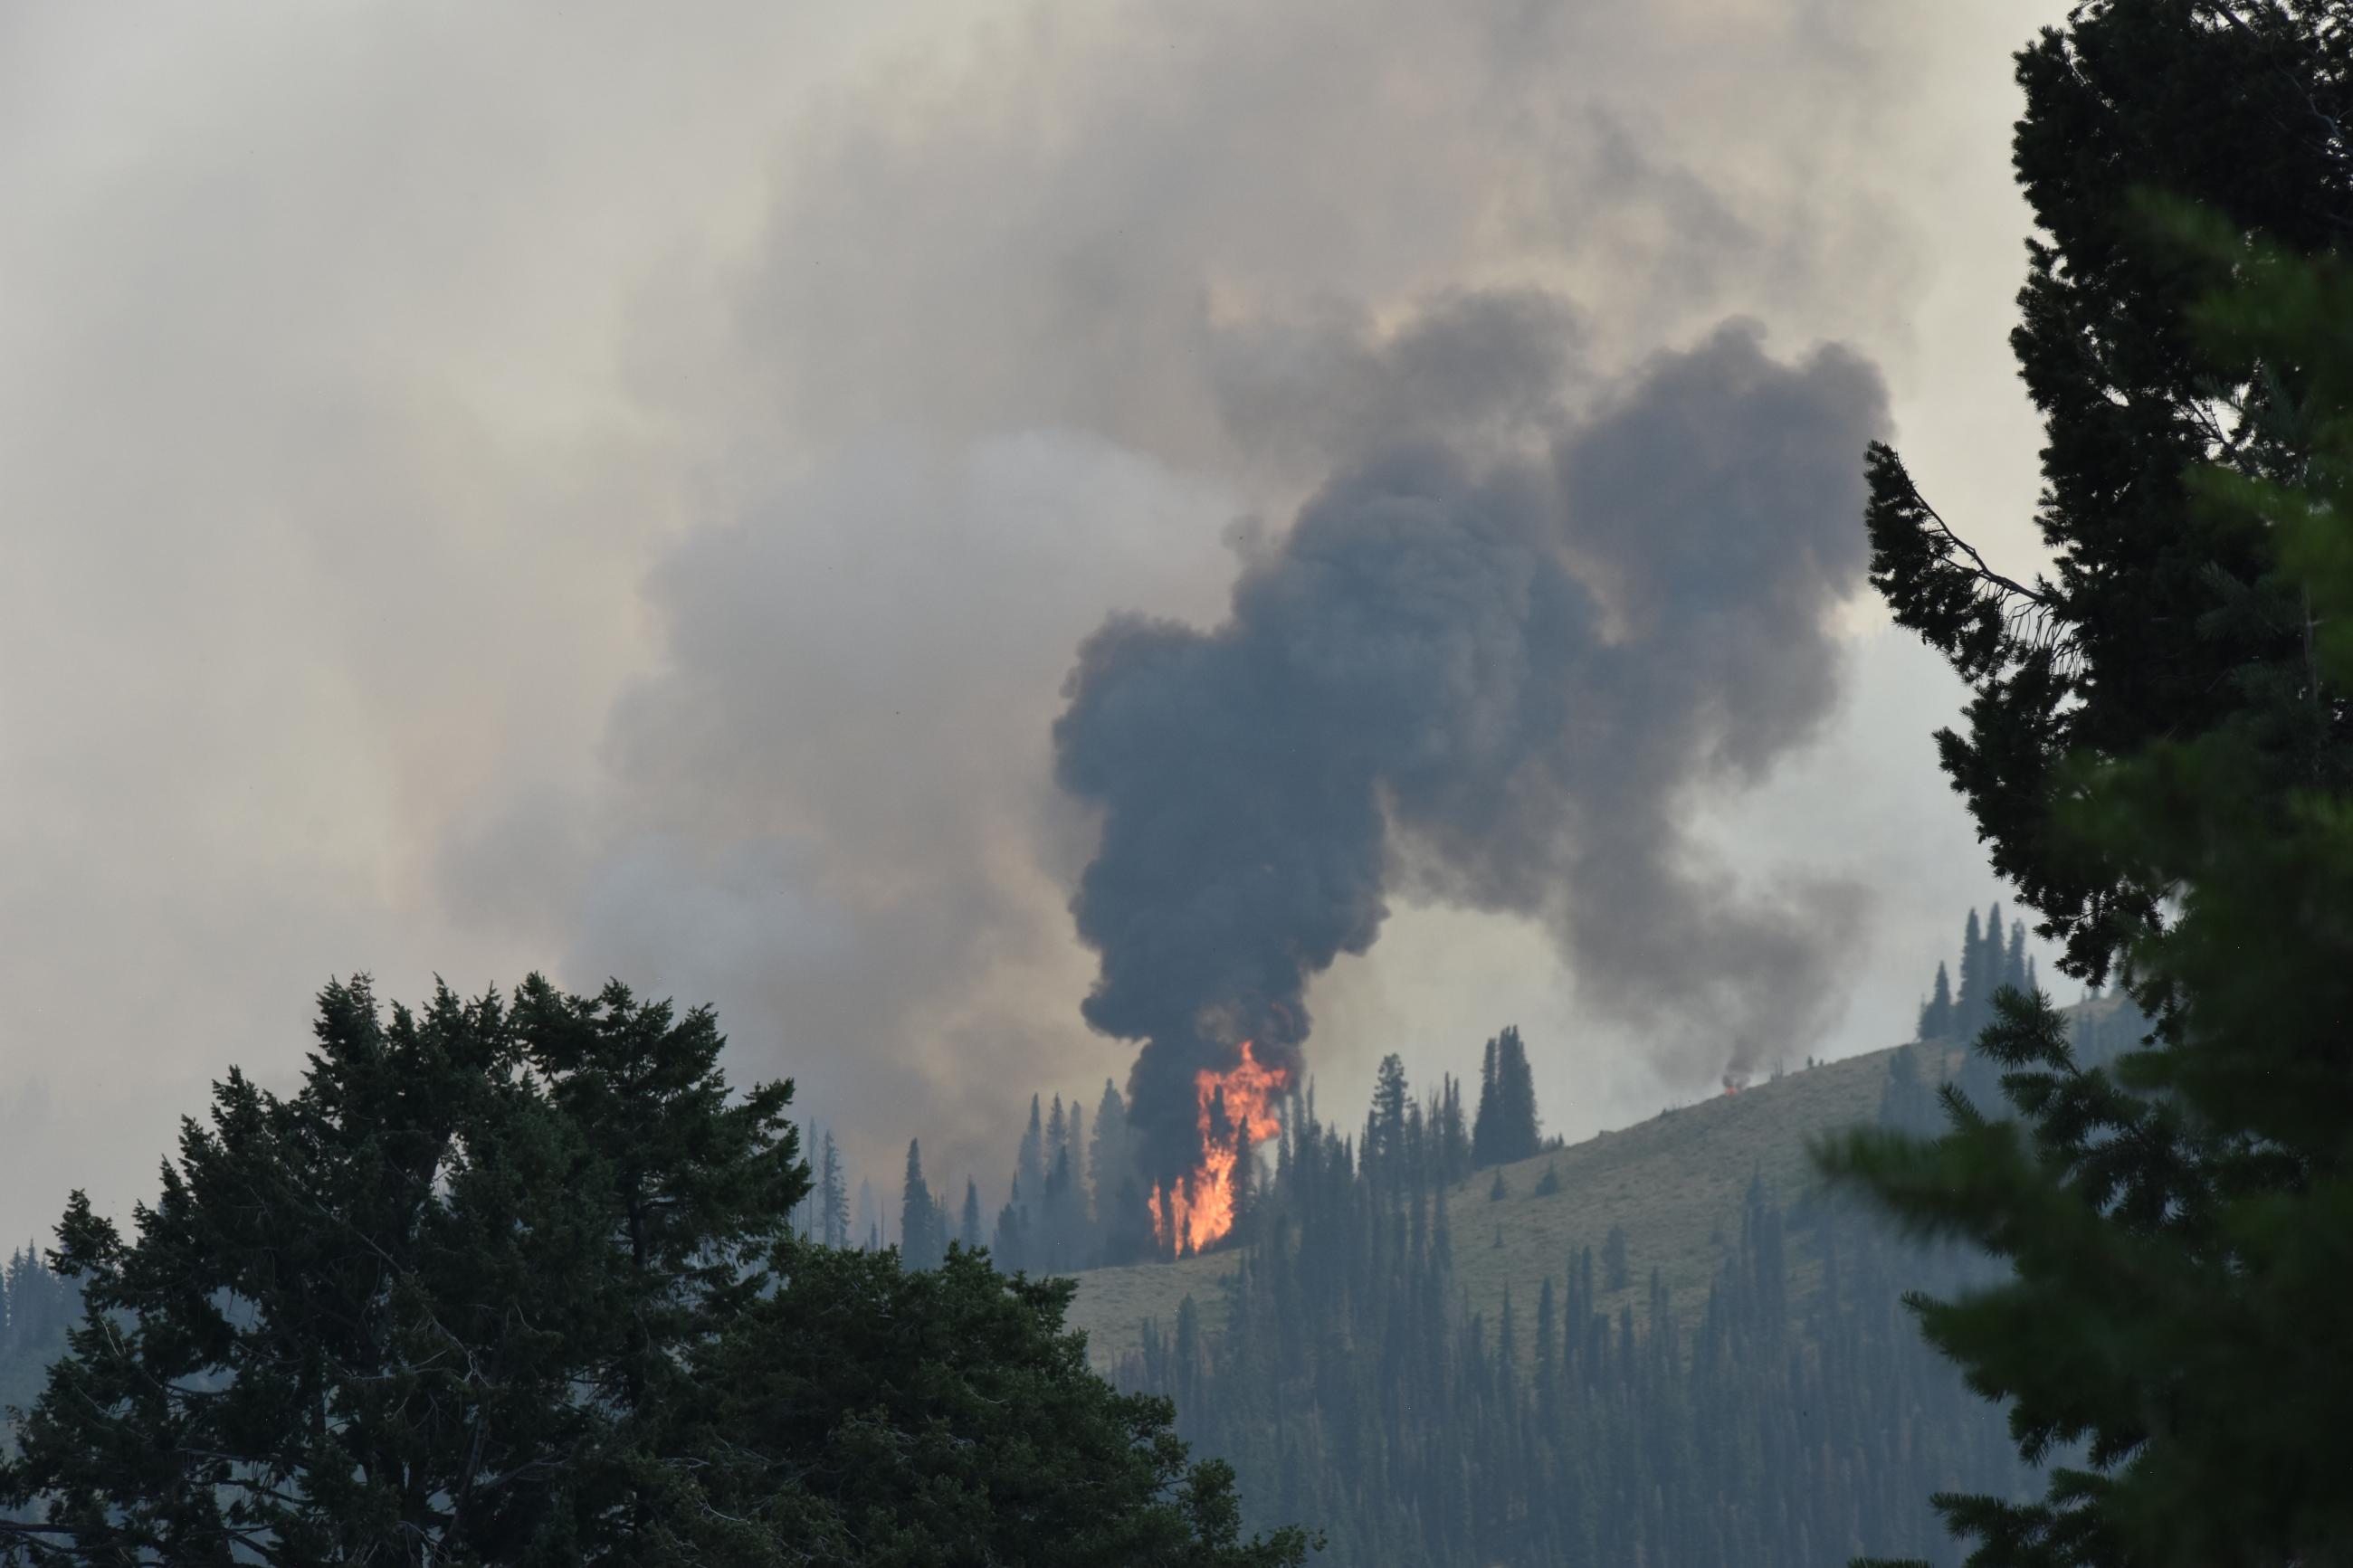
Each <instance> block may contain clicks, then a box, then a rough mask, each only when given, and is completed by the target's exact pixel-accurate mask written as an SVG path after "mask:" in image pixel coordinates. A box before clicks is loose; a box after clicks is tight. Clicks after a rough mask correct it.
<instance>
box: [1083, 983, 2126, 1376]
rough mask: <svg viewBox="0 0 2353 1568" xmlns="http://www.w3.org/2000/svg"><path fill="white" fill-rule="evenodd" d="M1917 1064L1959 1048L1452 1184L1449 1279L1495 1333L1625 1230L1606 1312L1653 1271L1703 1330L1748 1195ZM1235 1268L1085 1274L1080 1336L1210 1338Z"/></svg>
mask: <svg viewBox="0 0 2353 1568" xmlns="http://www.w3.org/2000/svg"><path fill="white" fill-rule="evenodd" d="M2121 1007H2122V1004H2121V1002H2120V1001H2119V1000H2118V999H2116V998H2115V997H2107V998H2103V999H2100V1000H2096V1001H2092V1002H2087V1003H2083V1004H2079V1005H2076V1006H2075V1007H2073V1008H2070V1009H2068V1011H2069V1013H2070V1014H2071V1015H2072V1016H2074V1017H2076V1018H2078V1019H2079V1020H2081V1021H2082V1022H2083V1023H2084V1025H2087V1026H2099V1025H2102V1024H2105V1023H2109V1022H2112V1021H2113V1020H2114V1019H2115V1018H2116V1017H2117V1016H2119V1013H2120V1009H2121ZM1907 1049H1909V1050H1915V1051H1922V1052H1925V1053H1927V1054H1926V1056H1925V1057H1924V1062H1923V1065H1924V1066H1925V1067H1926V1068H1927V1072H1928V1076H1929V1077H1930V1078H1931V1079H1936V1078H1940V1077H1943V1076H1945V1075H1946V1074H1947V1072H1949V1071H1950V1070H1952V1069H1954V1068H1957V1066H1958V1065H1959V1062H1960V1060H1961V1053H1960V1051H1959V1049H1958V1048H1957V1047H1951V1046H1949V1045H1941V1044H1940V1045H1936V1046H1931V1047H1921V1046H1919V1045H1918V1044H1917V1043H1916V1042H1915V1044H1914V1045H1912V1046H1908V1047H1890V1048H1888V1049H1884V1050H1878V1051H1871V1052H1867V1053H1865V1054H1863V1055H1862V1056H1856V1057H1849V1058H1844V1059H1842V1060H1840V1061H1835V1062H1825V1063H1822V1064H1820V1065H1819V1066H1813V1067H1807V1068H1799V1069H1798V1070H1794V1071H1789V1072H1786V1073H1782V1074H1779V1075H1777V1076H1774V1077H1771V1078H1766V1079H1757V1081H1756V1082H1755V1083H1753V1084H1752V1085H1750V1086H1749V1087H1748V1088H1747V1089H1744V1090H1742V1091H1741V1092H1739V1093H1737V1094H1722V1095H1716V1096H1713V1097H1710V1098H1708V1099H1705V1100H1700V1101H1698V1102H1697V1103H1695V1104H1691V1105H1684V1106H1678V1107H1673V1108H1671V1109H1669V1110H1663V1111H1662V1112H1660V1113H1659V1114H1658V1115H1656V1116H1654V1117H1651V1118H1650V1119H1649V1120H1647V1121H1639V1122H1636V1123H1634V1124H1633V1125H1631V1126H1629V1127H1622V1128H1619V1129H1616V1130H1614V1131H1607V1132H1603V1133H1600V1134H1599V1135H1598V1136H1596V1137H1593V1138H1589V1139H1588V1140H1586V1141H1585V1142H1581V1143H1574V1144H1570V1145H1568V1146H1567V1147H1566V1148H1563V1149H1560V1150H1558V1151H1556V1152H1545V1153H1541V1154H1537V1155H1535V1156H1534V1157H1532V1158H1529V1159H1525V1160H1521V1161H1518V1162H1515V1163H1512V1164H1508V1165H1504V1166H1502V1167H1499V1168H1498V1169H1496V1170H1487V1171H1479V1172H1475V1173H1472V1174H1471V1175H1470V1176H1467V1177H1465V1178H1464V1179H1463V1180H1461V1181H1460V1182H1457V1183H1454V1184H1451V1186H1449V1187H1448V1188H1447V1190H1446V1203H1447V1208H1448V1213H1449V1215H1450V1217H1451V1222H1452V1227H1453V1247H1454V1272H1455V1275H1456V1277H1457V1279H1459V1280H1460V1282H1461V1287H1462V1289H1463V1291H1464V1292H1465V1298H1466V1300H1467V1302H1468V1305H1469V1308H1470V1310H1472V1311H1477V1312H1482V1313H1484V1314H1485V1315H1486V1316H1487V1317H1488V1318H1489V1319H1490V1320H1491V1321H1492V1320H1493V1318H1494V1317H1495V1316H1496V1314H1497V1313H1498V1312H1499V1310H1500V1309H1501V1307H1502V1302H1503V1296H1504V1288H1505V1287H1506V1286H1509V1287H1510V1288H1511V1289H1512V1290H1513V1292H1514V1296H1515V1297H1516V1299H1517V1300H1519V1302H1520V1303H1521V1306H1522V1310H1525V1309H1526V1307H1527V1305H1528V1304H1529V1303H1532V1302H1534V1301H1535V1300H1536V1297H1537V1294H1538V1292H1539V1291H1540V1289H1542V1287H1543V1284H1544V1281H1545V1279H1546V1278H1547V1277H1550V1278H1553V1279H1558V1278H1559V1277H1560V1276H1561V1274H1562V1271H1563V1268H1564V1264H1565V1260H1566V1259H1567V1258H1568V1257H1569V1255H1570V1254H1571V1252H1572V1251H1573V1250H1575V1249H1576V1248H1578V1247H1594V1248H1596V1249H1599V1247H1601V1246H1602V1245H1603V1243H1604V1241H1605V1239H1606V1238H1607V1237H1608V1236H1609V1232H1610V1231H1611V1229H1613V1228H1622V1229H1623V1231H1624V1232H1625V1234H1626V1236H1627V1237H1628V1257H1627V1261H1628V1268H1629V1279H1628V1281H1627V1283H1626V1284H1625V1285H1624V1286H1622V1287H1621V1288H1620V1289H1615V1290H1610V1289H1604V1290H1603V1291H1602V1293H1601V1295H1600V1297H1599V1306H1600V1308H1601V1310H1604V1311H1605V1312H1607V1313H1609V1314H1610V1315H1612V1316H1614V1315H1615V1314H1616V1313H1617V1311H1618V1310H1619V1309H1620V1307H1623V1306H1628V1305H1640V1304H1641V1301H1642V1300H1643V1299H1644V1298H1645V1297H1646V1296H1647V1295H1648V1293H1649V1289H1650V1273H1651V1269H1653V1268H1656V1269H1657V1270H1658V1271H1659V1274H1660V1278H1661V1280H1662V1283H1663V1284H1664V1285H1665V1286H1666V1287H1667V1289H1668V1290H1669V1291H1670V1292H1671V1293H1672V1298H1673V1300H1674V1302H1675V1305H1676V1310H1677V1311H1678V1313H1679V1314H1680V1315H1682V1316H1683V1317H1685V1318H1686V1319H1689V1318H1693V1317H1695V1316H1696V1315H1697V1314H1698V1313H1699V1312H1700V1311H1701V1310H1702V1309H1703V1308H1704V1305H1705V1300H1706V1293H1707V1287H1708V1283H1709V1281H1710V1280H1711V1279H1713V1278H1715V1273H1716V1271H1717V1269H1718V1268H1720V1267H1721V1266H1722V1264H1723V1262H1724V1260H1725V1257H1726V1256H1727V1255H1728V1254H1729V1253H1730V1251H1731V1250H1732V1249H1733V1247H1734V1245H1735V1244H1736V1242H1737V1240H1738V1230H1739V1223H1738V1222H1739V1214H1740V1207H1741V1203H1742V1199H1743V1195H1744V1194H1746V1191H1747V1189H1748V1185H1749V1184H1750V1182H1751V1181H1753V1180H1761V1181H1762V1182H1763V1183H1764V1184H1766V1186H1767V1188H1768V1189H1770V1190H1771V1191H1773V1192H1774V1193H1776V1194H1778V1196H1779V1197H1780V1198H1781V1199H1782V1200H1784V1201H1788V1200H1793V1199H1796V1198H1798V1197H1799V1196H1800V1195H1802V1194H1804V1193H1806V1192H1807V1191H1809V1190H1810V1189H1811V1188H1812V1187H1813V1186H1814V1185H1815V1184H1816V1183H1817V1180H1818V1178H1817V1177H1816V1175H1815V1173H1814V1172H1813V1171H1812V1169H1811V1167H1810V1163H1809V1162H1808V1159H1807V1143H1808V1141H1809V1140H1810V1139H1813V1138H1817V1137H1820V1136H1822V1135H1825V1134H1828V1133H1831V1132H1834V1131H1839V1130H1841V1129H1842V1128H1845V1127H1849V1126H1852V1125H1853V1124H1855V1123H1857V1122H1862V1121H1869V1120H1871V1119H1872V1118H1873V1116H1874V1115H1875V1114H1876V1113H1877V1112H1878V1110H1879V1109H1880V1105H1881V1101H1882V1098H1883V1095H1884V1094H1885V1093H1886V1090H1887V1083H1888V1071H1889V1068H1890V1066H1891V1064H1892V1063H1893V1062H1894V1058H1895V1056H1896V1054H1897V1052H1898V1051H1903V1050H1907ZM1344 1124H1345V1123H1344ZM1547 1172H1557V1173H1558V1177H1559V1185H1558V1190H1557V1191H1556V1192H1552V1193H1549V1194H1540V1193H1539V1192H1538V1190H1537V1189H1538V1187H1539V1186H1540V1185H1542V1184H1544V1182H1545V1177H1546V1173H1547ZM1498 1175H1500V1176H1501V1178H1502V1180H1503V1184H1504V1188H1505V1192H1506V1195H1505V1196H1504V1197H1503V1198H1502V1199H1500V1200H1498V1199H1492V1198H1491V1197H1490V1195H1489V1194H1490V1192H1491V1190H1492V1188H1493V1184H1494V1183H1495V1180H1496V1178H1497V1176H1498ZM1499 1236H1500V1237H1501V1239H1502V1245H1501V1246H1500V1247H1499V1246H1497V1245H1496V1239H1497V1237H1499ZM1234 1265H1235V1255H1234V1254H1233V1253H1230V1252H1211V1253H1207V1254H1204V1255H1202V1256H1200V1257H1198V1258H1182V1259H1179V1260H1177V1261H1175V1262H1170V1263H1144V1264H1136V1265H1133V1266H1129V1267H1125V1268H1096V1269H1090V1270H1087V1271H1085V1272H1082V1273H1081V1274H1079V1275H1078V1276H1077V1277H1076V1278H1077V1279H1078V1280H1079V1294H1078V1299H1077V1300H1076V1302H1075V1303H1074V1305H1073V1307H1072V1309H1071V1323H1072V1325H1073V1326H1074V1327H1078V1328H1082V1329H1084V1330H1086V1331H1087V1334H1088V1348H1089V1352H1090V1353H1091V1354H1092V1356H1093V1357H1094V1359H1095V1361H1096V1363H1097V1364H1099V1365H1103V1366H1111V1365H1114V1364H1116V1363H1117V1362H1118V1361H1119V1359H1120V1358H1121V1357H1122V1356H1124V1355H1125V1354H1127V1353H1128V1352H1131V1351H1133V1350H1134V1348H1135V1346H1136V1343H1137V1332H1138V1329H1139V1326H1140V1324H1141V1323H1142V1321H1144V1320H1145V1319H1147V1318H1149V1319H1153V1320H1155V1321H1158V1322H1159V1323H1160V1324H1162V1325H1163V1327H1166V1326H1167V1325H1170V1324H1173V1323H1174V1322H1175V1321H1176V1312H1177V1309H1178V1307H1179V1305H1180V1304H1181V1302H1182V1301H1183V1300H1184V1299H1185V1298H1186V1297H1187V1296H1190V1297H1192V1298H1193V1299H1194V1300H1195V1301H1196V1302H1197V1303H1198V1305H1199V1306H1200V1307H1201V1308H1202V1309H1203V1310H1205V1311H1206V1313H1207V1321H1208V1324H1209V1325H1210V1327H1211V1328H1212V1330H1214V1328H1215V1326H1216V1324H1217V1321H1218V1313H1217V1305H1218V1303H1219V1300H1220V1299H1221V1282H1222V1281H1225V1280H1227V1279H1229V1278H1230V1277H1231V1275H1232V1273H1233V1269H1234Z"/></svg>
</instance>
